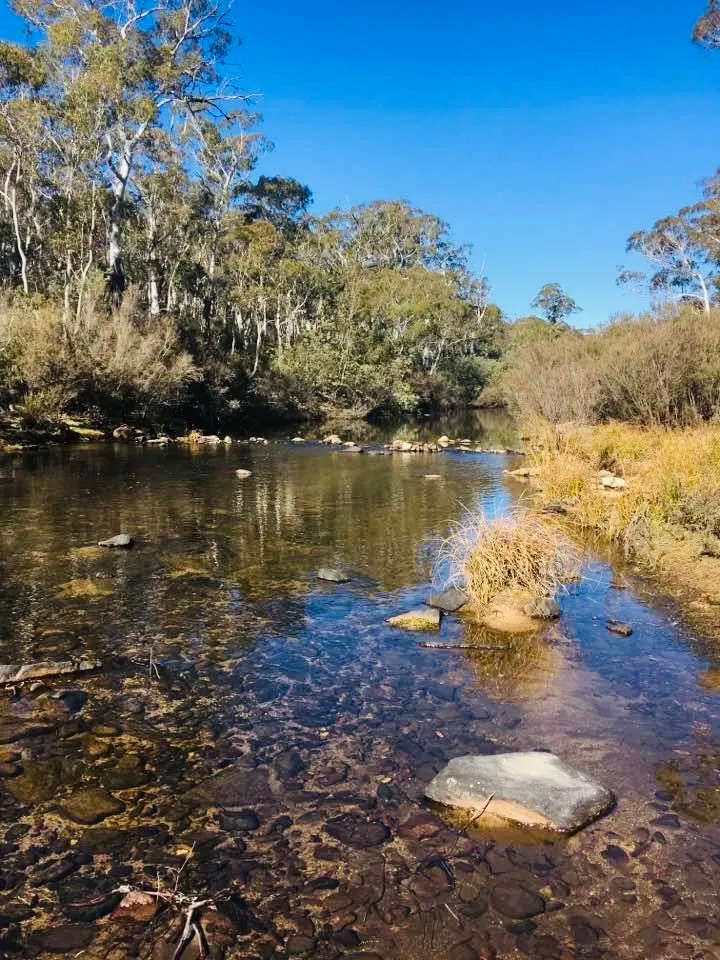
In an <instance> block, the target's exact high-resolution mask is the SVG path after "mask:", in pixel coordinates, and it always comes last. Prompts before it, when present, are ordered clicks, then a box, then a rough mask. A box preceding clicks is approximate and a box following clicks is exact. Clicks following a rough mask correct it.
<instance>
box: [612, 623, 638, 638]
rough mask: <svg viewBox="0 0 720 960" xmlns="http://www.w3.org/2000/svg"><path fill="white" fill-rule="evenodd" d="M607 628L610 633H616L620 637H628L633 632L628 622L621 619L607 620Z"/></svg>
mask: <svg viewBox="0 0 720 960" xmlns="http://www.w3.org/2000/svg"><path fill="white" fill-rule="evenodd" d="M607 628H608V630H609V631H610V632H611V633H617V634H619V635H620V636H621V637H629V636H630V634H631V633H632V632H633V631H632V627H631V626H630V624H629V623H625V622H624V621H623V620H608V622H607Z"/></svg>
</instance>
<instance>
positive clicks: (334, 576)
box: [317, 567, 350, 583]
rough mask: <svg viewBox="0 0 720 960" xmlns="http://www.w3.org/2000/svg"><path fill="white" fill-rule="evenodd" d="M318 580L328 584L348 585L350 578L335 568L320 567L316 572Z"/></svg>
mask: <svg viewBox="0 0 720 960" xmlns="http://www.w3.org/2000/svg"><path fill="white" fill-rule="evenodd" d="M317 578H318V580H325V581H327V582H328V583H349V582H350V577H349V576H348V575H347V574H346V573H345V572H344V571H343V570H339V569H338V568H337V567H320V569H319V570H318V572H317Z"/></svg>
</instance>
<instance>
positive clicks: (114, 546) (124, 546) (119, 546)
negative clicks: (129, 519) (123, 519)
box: [98, 533, 135, 550]
mask: <svg viewBox="0 0 720 960" xmlns="http://www.w3.org/2000/svg"><path fill="white" fill-rule="evenodd" d="M134 543H135V540H134V539H133V538H132V537H131V536H130V535H129V534H128V533H118V534H116V535H115V536H114V537H108V539H107V540H98V546H99V547H109V548H110V549H111V550H129V549H130V548H131V547H132V546H133V544H134Z"/></svg>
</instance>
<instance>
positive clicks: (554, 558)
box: [446, 510, 580, 611]
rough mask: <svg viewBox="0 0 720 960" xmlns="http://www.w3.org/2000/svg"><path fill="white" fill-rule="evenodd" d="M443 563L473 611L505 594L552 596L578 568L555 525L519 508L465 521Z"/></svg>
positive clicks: (575, 554)
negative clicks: (460, 587)
mask: <svg viewBox="0 0 720 960" xmlns="http://www.w3.org/2000/svg"><path fill="white" fill-rule="evenodd" d="M446 559H447V560H448V561H449V565H450V569H451V571H452V572H453V579H455V580H459V581H462V582H463V583H464V585H465V589H466V591H467V593H468V596H469V597H470V603H471V605H472V607H473V608H474V609H475V610H476V611H484V610H486V609H487V608H488V606H489V605H490V604H491V603H492V602H493V601H494V600H495V599H497V598H498V597H499V596H500V595H503V594H508V593H517V594H521V595H527V596H530V597H544V596H553V595H554V594H555V593H556V592H557V590H558V589H559V588H560V587H561V586H562V584H563V583H565V582H567V580H568V579H570V578H571V577H573V576H576V575H577V573H578V571H579V568H580V556H579V553H578V551H577V549H576V548H575V547H574V546H573V545H572V543H571V542H570V541H569V540H568V538H567V537H566V536H563V533H562V530H561V529H560V527H559V525H558V524H556V523H554V522H553V521H552V520H550V519H547V518H545V517H541V516H538V515H537V514H533V513H530V512H525V511H521V510H515V511H511V512H510V513H506V514H503V515H502V516H498V517H492V518H490V517H488V516H487V515H485V514H484V513H481V514H478V515H473V516H471V517H469V518H468V519H467V520H466V521H465V522H464V523H462V524H461V525H460V526H459V527H458V530H457V531H456V533H455V534H454V535H453V536H452V537H451V538H450V540H449V541H448V544H447V549H446Z"/></svg>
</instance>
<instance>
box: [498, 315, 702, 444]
mask: <svg viewBox="0 0 720 960" xmlns="http://www.w3.org/2000/svg"><path fill="white" fill-rule="evenodd" d="M525 333H526V334H527V333H528V332H527V331H525ZM503 387H504V391H505V395H506V397H507V398H508V400H509V401H510V402H511V403H513V404H514V405H515V406H516V407H517V408H518V409H519V411H520V413H521V414H522V415H523V416H525V417H537V416H539V417H543V418H545V419H547V420H549V421H551V422H552V423H563V422H568V421H574V422H578V423H598V422H601V421H604V420H612V419H615V420H624V421H630V422H634V423H640V424H649V425H653V424H664V425H669V426H672V425H688V424H693V423H698V422H700V421H702V420H709V419H711V418H712V417H713V416H717V415H718V413H719V412H720V309H716V310H713V311H711V313H710V314H708V315H705V314H699V313H698V312H697V311H696V310H693V309H692V308H690V307H683V308H679V309H678V308H676V307H673V308H670V307H668V308H666V309H665V310H663V311H661V312H660V313H658V314H653V315H647V316H643V317H625V318H621V319H619V320H616V321H614V322H613V323H611V324H609V325H608V326H606V327H604V328H601V329H600V330H597V331H594V332H589V333H585V334H582V333H580V332H578V331H576V330H569V329H568V330H565V331H564V332H561V333H560V334H559V335H558V336H556V337H552V336H547V335H546V334H545V332H544V331H535V333H534V335H525V336H524V337H522V338H520V340H519V341H517V342H516V344H515V346H513V345H512V339H511V348H510V353H509V358H508V361H507V368H506V370H505V373H504V376H503Z"/></svg>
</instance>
